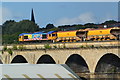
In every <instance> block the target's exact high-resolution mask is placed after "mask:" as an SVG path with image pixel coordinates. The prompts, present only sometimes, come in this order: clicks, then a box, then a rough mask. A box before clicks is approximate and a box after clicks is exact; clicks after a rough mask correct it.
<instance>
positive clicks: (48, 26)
mask: <svg viewBox="0 0 120 80" xmlns="http://www.w3.org/2000/svg"><path fill="white" fill-rule="evenodd" d="M52 28H55V26H54V25H53V24H47V26H46V29H52Z"/></svg>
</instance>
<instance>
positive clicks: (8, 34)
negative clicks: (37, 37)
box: [2, 20, 39, 44]
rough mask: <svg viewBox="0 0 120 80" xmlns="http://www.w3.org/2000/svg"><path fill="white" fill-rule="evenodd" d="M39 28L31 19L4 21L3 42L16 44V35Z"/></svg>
mask: <svg viewBox="0 0 120 80" xmlns="http://www.w3.org/2000/svg"><path fill="white" fill-rule="evenodd" d="M38 30H39V26H38V25H37V24H35V23H34V22H32V21H29V20H22V21H20V22H15V21H14V20H9V21H6V22H5V23H4V24H3V25H2V33H3V44H12V43H15V44H18V43H19V41H18V36H19V34H21V33H32V32H36V31H38Z"/></svg>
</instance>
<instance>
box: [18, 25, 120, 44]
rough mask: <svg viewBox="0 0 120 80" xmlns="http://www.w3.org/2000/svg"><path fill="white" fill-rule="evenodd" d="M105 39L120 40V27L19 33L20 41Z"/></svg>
mask: <svg viewBox="0 0 120 80" xmlns="http://www.w3.org/2000/svg"><path fill="white" fill-rule="evenodd" d="M104 40H120V27H112V28H102V29H80V30H73V31H50V32H47V33H44V32H35V33H22V34H20V35H19V41H20V42H33V41H39V42H41V41H52V42H78V41H104Z"/></svg>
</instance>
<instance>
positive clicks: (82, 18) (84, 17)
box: [55, 13, 96, 26]
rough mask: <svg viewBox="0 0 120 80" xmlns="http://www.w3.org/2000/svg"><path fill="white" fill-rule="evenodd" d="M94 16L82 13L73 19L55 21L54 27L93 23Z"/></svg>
mask: <svg viewBox="0 0 120 80" xmlns="http://www.w3.org/2000/svg"><path fill="white" fill-rule="evenodd" d="M95 21H96V20H95V16H94V15H93V14H92V13H83V14H80V15H79V16H77V17H74V18H61V19H59V20H58V21H56V23H55V25H57V26H58V25H70V24H85V23H95Z"/></svg>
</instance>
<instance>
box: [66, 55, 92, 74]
mask: <svg viewBox="0 0 120 80" xmlns="http://www.w3.org/2000/svg"><path fill="white" fill-rule="evenodd" d="M65 64H67V65H68V66H69V67H70V68H71V69H72V70H73V71H74V72H75V73H89V72H90V71H89V69H88V65H87V63H86V62H85V60H84V59H83V58H82V57H81V56H80V55H78V54H73V55H71V56H70V57H69V58H68V59H67V61H66V63H65Z"/></svg>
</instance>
